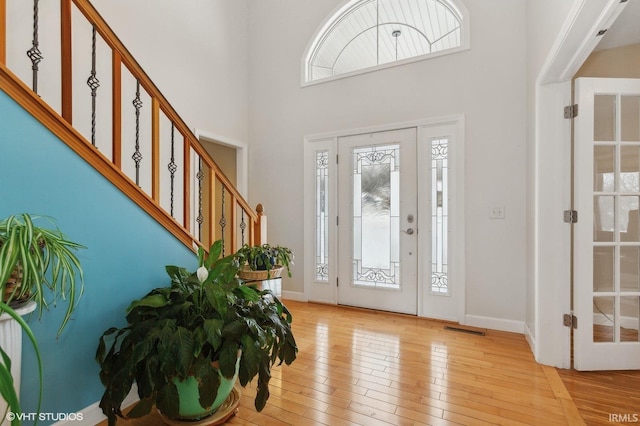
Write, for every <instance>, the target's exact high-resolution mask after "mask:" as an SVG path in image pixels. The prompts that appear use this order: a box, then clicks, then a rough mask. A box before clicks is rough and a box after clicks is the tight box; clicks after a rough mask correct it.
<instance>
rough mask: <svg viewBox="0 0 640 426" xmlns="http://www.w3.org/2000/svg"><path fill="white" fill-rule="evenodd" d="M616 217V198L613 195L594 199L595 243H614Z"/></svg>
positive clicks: (599, 196)
mask: <svg viewBox="0 0 640 426" xmlns="http://www.w3.org/2000/svg"><path fill="white" fill-rule="evenodd" d="M615 217H616V216H615V197H614V196H613V195H596V196H594V197H593V241H597V242H611V241H613V231H614V229H615Z"/></svg>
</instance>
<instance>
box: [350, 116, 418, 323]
mask: <svg viewBox="0 0 640 426" xmlns="http://www.w3.org/2000/svg"><path fill="white" fill-rule="evenodd" d="M338 152H339V158H340V159H341V160H340V162H339V165H338V176H339V182H338V184H339V187H340V190H339V200H338V205H339V218H340V220H341V221H342V223H340V224H339V230H340V232H339V236H338V246H339V261H338V279H339V286H338V302H339V303H340V304H344V305H351V306H359V307H364V308H373V309H380V310H387V311H393V312H402V313H407V314H414V315H415V314H416V313H417V255H418V253H417V248H418V242H417V241H418V240H417V236H418V234H417V229H416V224H417V222H416V221H417V197H416V193H417V190H416V161H415V153H416V129H415V128H410V129H403V130H394V131H387V132H378V133H370V134H363V135H356V136H347V137H341V138H339V139H338Z"/></svg>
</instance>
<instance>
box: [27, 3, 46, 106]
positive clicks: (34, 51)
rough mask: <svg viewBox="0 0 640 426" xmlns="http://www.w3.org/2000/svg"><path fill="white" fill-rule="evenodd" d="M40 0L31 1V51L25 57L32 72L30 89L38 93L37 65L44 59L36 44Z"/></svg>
mask: <svg viewBox="0 0 640 426" xmlns="http://www.w3.org/2000/svg"><path fill="white" fill-rule="evenodd" d="M39 3H40V0H33V40H32V42H31V49H29V50H27V57H28V58H29V59H30V60H31V70H32V71H33V83H32V89H33V91H34V92H35V93H36V94H37V93H38V70H39V67H38V64H40V62H41V61H42V59H44V56H42V52H40V48H39V46H40V43H39V42H38V29H39V28H38V20H39V17H38V14H39Z"/></svg>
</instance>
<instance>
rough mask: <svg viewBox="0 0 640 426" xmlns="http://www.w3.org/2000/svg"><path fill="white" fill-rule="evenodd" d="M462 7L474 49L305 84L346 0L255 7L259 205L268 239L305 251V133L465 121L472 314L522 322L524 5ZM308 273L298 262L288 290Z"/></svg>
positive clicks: (278, 0)
mask: <svg viewBox="0 0 640 426" xmlns="http://www.w3.org/2000/svg"><path fill="white" fill-rule="evenodd" d="M464 3H465V4H466V6H467V8H468V10H469V14H470V16H471V50H469V51H465V52H462V53H459V54H456V55H449V56H443V57H439V58H434V59H431V60H426V61H421V62H417V63H412V64H408V65H404V66H400V67H395V68H390V69H386V70H382V71H378V72H374V73H368V74H363V75H359V76H355V77H350V78H345V79H341V80H336V81H332V82H328V83H324V84H320V85H314V86H310V87H305V88H301V87H300V60H301V58H302V56H303V53H304V50H305V47H306V46H307V43H308V42H309V40H310V38H311V37H312V36H313V34H314V33H315V31H316V30H317V28H318V26H319V25H320V24H321V23H322V22H323V21H324V20H325V19H326V18H327V17H328V16H329V14H330V13H331V12H332V11H333V10H334V9H335V8H336V7H337V6H339V5H340V4H341V1H340V0H322V1H320V0H318V1H314V2H299V1H294V0H261V1H254V2H250V3H249V37H250V71H249V81H250V95H251V101H250V116H249V121H250V123H251V126H250V182H251V185H250V186H251V188H250V199H251V200H252V202H254V203H255V202H262V203H264V205H265V211H266V213H267V214H268V215H269V237H270V240H271V241H272V242H275V243H279V244H283V245H287V246H289V247H291V248H292V249H294V250H295V251H296V253H298V254H299V255H302V256H304V253H303V229H302V226H303V220H302V214H303V162H302V159H303V145H302V143H303V136H304V135H309V134H315V133H323V132H330V131H336V130H343V129H352V128H358V127H365V126H375V125H382V124H387V123H394V122H401V121H407V120H414V119H422V118H429V117H436V116H443V115H451V114H465V119H466V125H467V128H466V153H465V159H466V177H465V190H466V200H465V204H466V212H465V213H466V237H467V241H466V248H467V250H466V259H467V260H466V263H467V264H466V285H467V295H466V300H467V309H466V311H467V314H468V315H476V316H485V317H493V318H499V319H507V320H514V321H521V322H524V311H525V137H526V133H525V120H526V116H525V105H526V104H525V74H526V65H525V35H524V32H523V28H524V25H525V2H524V0H516V1H513V0H482V1H481V0H467V1H465V2H464ZM494 205H503V206H505V208H506V218H505V219H504V220H490V219H489V218H488V209H489V207H490V206H494ZM303 276H304V274H303V271H302V262H300V263H296V266H295V270H294V278H293V279H290V280H285V282H284V284H283V286H284V290H287V291H298V292H301V291H302V289H303V283H302V277H303Z"/></svg>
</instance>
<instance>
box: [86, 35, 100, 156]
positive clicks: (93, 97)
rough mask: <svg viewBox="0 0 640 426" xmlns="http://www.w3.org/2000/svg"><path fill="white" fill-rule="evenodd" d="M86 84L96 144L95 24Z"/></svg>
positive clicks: (97, 82) (94, 144)
mask: <svg viewBox="0 0 640 426" xmlns="http://www.w3.org/2000/svg"><path fill="white" fill-rule="evenodd" d="M87 86H89V88H90V89H91V143H92V144H93V146H96V95H97V93H98V87H100V80H98V78H97V77H96V26H95V25H94V26H93V30H92V37H91V75H90V76H89V78H88V79H87Z"/></svg>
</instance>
